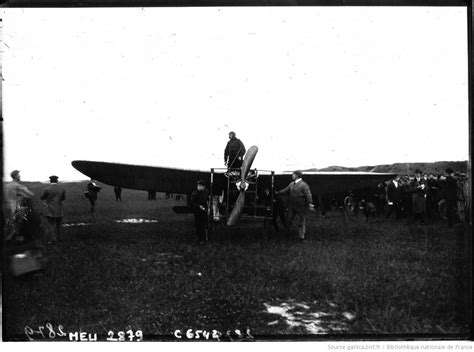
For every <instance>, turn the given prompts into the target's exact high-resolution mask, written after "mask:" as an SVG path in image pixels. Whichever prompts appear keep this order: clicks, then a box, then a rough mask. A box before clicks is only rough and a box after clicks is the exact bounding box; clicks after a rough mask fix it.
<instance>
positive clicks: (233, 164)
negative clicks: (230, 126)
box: [224, 132, 245, 169]
mask: <svg viewBox="0 0 474 352" xmlns="http://www.w3.org/2000/svg"><path fill="white" fill-rule="evenodd" d="M244 155H245V146H244V144H243V143H242V141H241V140H240V139H238V138H236V137H235V132H229V141H228V142H227V146H226V147H225V151H224V164H225V165H226V166H227V168H229V169H238V168H240V167H242V159H243V157H244Z"/></svg>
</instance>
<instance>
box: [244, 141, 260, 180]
mask: <svg viewBox="0 0 474 352" xmlns="http://www.w3.org/2000/svg"><path fill="white" fill-rule="evenodd" d="M257 152H258V147H257V146H255V145H253V146H251V147H250V148H249V150H247V153H246V154H245V158H244V161H243V162H242V168H241V172H240V175H241V178H242V182H245V180H246V179H247V175H248V173H249V171H250V168H251V167H252V163H253V160H254V159H255V156H256V155H257Z"/></svg>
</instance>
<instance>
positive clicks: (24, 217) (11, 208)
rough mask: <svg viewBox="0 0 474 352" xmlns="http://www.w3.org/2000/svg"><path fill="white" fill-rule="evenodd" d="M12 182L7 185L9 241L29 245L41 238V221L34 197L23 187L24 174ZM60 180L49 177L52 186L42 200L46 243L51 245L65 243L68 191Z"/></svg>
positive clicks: (14, 173)
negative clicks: (63, 231) (59, 242)
mask: <svg viewBox="0 0 474 352" xmlns="http://www.w3.org/2000/svg"><path fill="white" fill-rule="evenodd" d="M10 176H11V178H12V181H11V182H9V183H7V184H6V185H5V198H6V199H5V200H6V214H5V220H6V228H7V230H6V237H5V239H6V241H7V243H8V242H12V243H27V242H29V241H32V240H34V239H38V237H40V232H41V230H40V229H41V217H40V215H39V211H38V210H37V209H35V207H34V201H33V198H34V196H35V195H34V193H33V192H32V191H30V190H29V189H28V188H27V187H26V186H25V185H23V184H22V183H21V182H20V181H21V177H20V171H19V170H14V171H12V172H11V174H10ZM58 179H59V177H58V176H56V175H52V176H50V177H49V180H50V184H49V185H48V186H47V187H45V188H44V190H43V192H42V194H41V195H40V197H39V199H40V200H41V201H42V212H41V213H42V215H43V216H44V218H45V220H46V224H47V228H46V234H45V235H46V236H45V237H46V240H47V242H48V243H53V242H58V241H61V225H62V218H63V216H64V213H63V201H65V200H66V191H65V190H64V188H63V187H62V186H61V185H59V184H58Z"/></svg>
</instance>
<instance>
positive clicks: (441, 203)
mask: <svg viewBox="0 0 474 352" xmlns="http://www.w3.org/2000/svg"><path fill="white" fill-rule="evenodd" d="M438 211H439V215H441V217H442V218H443V219H444V220H448V215H447V205H446V200H445V199H441V200H440V201H439V203H438Z"/></svg>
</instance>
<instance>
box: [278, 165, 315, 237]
mask: <svg viewBox="0 0 474 352" xmlns="http://www.w3.org/2000/svg"><path fill="white" fill-rule="evenodd" d="M291 177H292V179H293V181H292V182H291V183H290V184H289V185H288V186H287V187H286V188H284V189H282V190H280V191H278V192H277V194H288V195H289V201H288V221H287V223H286V224H287V229H288V230H289V229H290V228H291V224H292V222H293V220H294V218H295V217H296V218H297V219H298V237H299V239H300V240H301V241H304V239H305V238H304V236H305V232H306V212H307V211H308V210H314V205H313V197H312V195H311V190H310V188H309V186H308V184H307V183H306V182H304V181H303V179H302V177H303V173H302V172H301V171H299V170H298V171H294V172H293V174H292V175H291Z"/></svg>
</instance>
